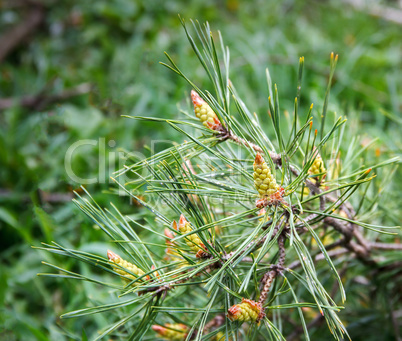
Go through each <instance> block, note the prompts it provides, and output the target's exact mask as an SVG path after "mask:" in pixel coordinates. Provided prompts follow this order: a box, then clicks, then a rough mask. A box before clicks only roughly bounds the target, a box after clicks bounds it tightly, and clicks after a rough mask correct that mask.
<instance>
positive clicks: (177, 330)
mask: <svg viewBox="0 0 402 341" xmlns="http://www.w3.org/2000/svg"><path fill="white" fill-rule="evenodd" d="M152 329H153V330H154V331H155V332H156V333H158V334H159V335H160V336H161V337H163V338H164V339H166V340H169V341H182V340H185V339H186V337H187V331H188V327H187V326H186V325H185V324H182V323H174V324H173V323H166V324H165V327H163V326H158V325H153V326H152Z"/></svg>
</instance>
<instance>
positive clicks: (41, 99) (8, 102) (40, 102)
mask: <svg viewBox="0 0 402 341" xmlns="http://www.w3.org/2000/svg"><path fill="white" fill-rule="evenodd" d="M90 90H91V85H90V84H89V83H83V84H80V85H78V86H76V87H74V88H71V89H67V90H65V91H63V92H61V93H58V94H54V95H49V94H45V93H43V92H41V93H39V94H37V95H33V96H25V97H21V98H3V99H0V110H4V109H7V108H10V107H13V106H21V107H24V108H28V109H34V110H41V109H43V108H45V107H46V106H48V105H50V104H52V103H56V102H59V101H65V100H67V99H69V98H71V97H75V96H79V95H84V94H86V93H88V92H89V91H90Z"/></svg>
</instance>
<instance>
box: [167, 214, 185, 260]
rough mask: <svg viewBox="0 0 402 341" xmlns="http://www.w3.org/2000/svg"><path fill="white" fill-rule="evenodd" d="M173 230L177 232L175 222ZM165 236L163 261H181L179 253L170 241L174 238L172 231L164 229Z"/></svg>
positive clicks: (174, 222)
mask: <svg viewBox="0 0 402 341" xmlns="http://www.w3.org/2000/svg"><path fill="white" fill-rule="evenodd" d="M172 225H173V228H174V229H175V230H177V223H176V221H173V224H172ZM165 236H166V246H167V248H166V249H165V257H164V259H165V260H166V261H172V262H177V261H180V260H182V258H181V257H180V255H179V253H178V252H177V251H176V249H175V244H174V243H173V242H172V240H171V239H173V238H174V234H173V232H172V231H170V230H169V229H168V228H165Z"/></svg>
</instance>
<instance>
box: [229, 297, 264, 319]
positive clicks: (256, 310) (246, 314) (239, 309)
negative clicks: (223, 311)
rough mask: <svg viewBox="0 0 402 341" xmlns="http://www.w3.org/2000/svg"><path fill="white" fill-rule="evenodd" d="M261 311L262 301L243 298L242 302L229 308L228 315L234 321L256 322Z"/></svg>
mask: <svg viewBox="0 0 402 341" xmlns="http://www.w3.org/2000/svg"><path fill="white" fill-rule="evenodd" d="M261 311H262V306H261V303H258V302H255V301H253V300H248V299H245V298H243V299H242V301H241V303H240V304H235V305H233V306H231V307H230V308H229V310H228V313H227V315H226V316H227V317H228V319H229V320H230V321H232V322H233V321H239V322H256V321H257V319H258V317H259V315H260V313H261Z"/></svg>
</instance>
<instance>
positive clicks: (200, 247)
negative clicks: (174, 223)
mask: <svg viewBox="0 0 402 341" xmlns="http://www.w3.org/2000/svg"><path fill="white" fill-rule="evenodd" d="M192 230H193V229H192V228H191V224H190V223H189V222H188V221H187V220H186V218H185V217H184V215H183V214H182V215H181V216H180V220H179V231H180V232H181V233H182V234H186V233H189V232H191V231H192ZM186 244H187V246H188V247H189V248H190V249H191V251H193V252H194V253H196V254H197V257H198V256H199V255H200V256H201V254H203V253H206V252H207V250H206V248H205V245H204V244H203V242H202V241H201V239H200V237H198V236H197V235H196V234H195V233H193V234H190V235H188V236H187V237H186Z"/></svg>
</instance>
